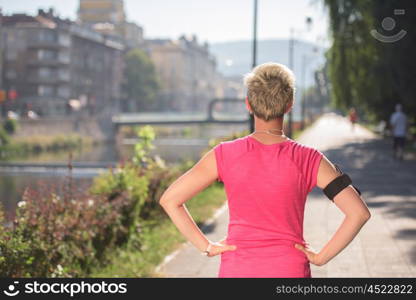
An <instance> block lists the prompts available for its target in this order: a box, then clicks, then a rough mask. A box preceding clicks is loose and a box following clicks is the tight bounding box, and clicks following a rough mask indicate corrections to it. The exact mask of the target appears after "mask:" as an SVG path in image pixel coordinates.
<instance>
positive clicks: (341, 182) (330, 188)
mask: <svg viewBox="0 0 416 300" xmlns="http://www.w3.org/2000/svg"><path fill="white" fill-rule="evenodd" d="M335 168H336V169H337V170H338V171H339V172H340V173H341V175H340V176H338V177H337V178H335V179H334V180H332V181H331V182H330V183H329V184H328V185H327V186H326V187H325V188H324V189H323V192H324V194H325V195H326V196H327V197H328V198H329V200H331V201H334V197H335V196H336V195H337V194H338V193H339V192H341V191H342V190H343V189H345V188H346V187H347V186H349V185H350V184H352V180H351V178H350V177H349V176H348V174H345V173H343V172H342V171H341V169H340V168H339V166H338V165H336V164H335ZM353 188H354V189H355V190H356V191H357V193H358V194H359V195H361V191H360V190H359V189H358V188H357V187H355V186H354V185H353Z"/></svg>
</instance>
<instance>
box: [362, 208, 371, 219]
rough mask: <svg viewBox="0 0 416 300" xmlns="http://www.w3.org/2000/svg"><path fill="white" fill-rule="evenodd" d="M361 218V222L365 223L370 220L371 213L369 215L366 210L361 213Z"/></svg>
mask: <svg viewBox="0 0 416 300" xmlns="http://www.w3.org/2000/svg"><path fill="white" fill-rule="evenodd" d="M362 218H363V220H364V221H365V222H367V221H368V220H369V219H370V218H371V213H370V211H369V210H368V209H367V211H365V212H364V213H363V216H362Z"/></svg>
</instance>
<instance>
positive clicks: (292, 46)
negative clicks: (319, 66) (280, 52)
mask: <svg viewBox="0 0 416 300" xmlns="http://www.w3.org/2000/svg"><path fill="white" fill-rule="evenodd" d="M305 21H306V25H307V29H308V30H309V29H310V27H311V25H312V18H311V17H307V18H306V20H305ZM294 32H295V29H294V28H293V27H291V28H290V39H289V68H290V69H291V70H292V71H293V72H294V67H295V66H294V51H295V37H294ZM293 100H294V99H293ZM293 109H294V105H293V107H292V109H291V110H290V111H289V119H288V137H289V138H292V135H293Z"/></svg>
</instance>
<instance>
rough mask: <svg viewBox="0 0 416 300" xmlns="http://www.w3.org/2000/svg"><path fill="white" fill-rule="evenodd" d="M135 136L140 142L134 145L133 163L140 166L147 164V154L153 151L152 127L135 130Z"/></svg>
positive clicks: (153, 136)
mask: <svg viewBox="0 0 416 300" xmlns="http://www.w3.org/2000/svg"><path fill="white" fill-rule="evenodd" d="M136 135H137V137H138V138H139V139H140V141H139V142H138V143H136V144H135V145H134V155H133V163H135V164H136V165H141V164H143V163H147V162H148V158H147V155H148V152H149V150H151V149H154V146H153V144H152V142H153V140H154V139H155V131H154V129H153V127H152V126H149V125H146V126H143V127H138V128H136Z"/></svg>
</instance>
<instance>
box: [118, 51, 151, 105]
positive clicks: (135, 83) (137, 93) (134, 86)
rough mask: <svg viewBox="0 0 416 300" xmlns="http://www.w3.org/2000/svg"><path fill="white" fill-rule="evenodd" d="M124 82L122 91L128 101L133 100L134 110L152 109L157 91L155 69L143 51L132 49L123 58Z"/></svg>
mask: <svg viewBox="0 0 416 300" xmlns="http://www.w3.org/2000/svg"><path fill="white" fill-rule="evenodd" d="M124 63H125V66H126V67H125V70H124V76H125V78H126V81H125V83H124V85H123V89H124V92H125V95H126V98H127V99H128V100H134V101H135V103H136V110H137V111H143V110H147V109H149V108H152V104H154V102H155V99H156V94H157V91H158V89H159V82H158V80H157V76H156V71H155V67H154V65H153V63H152V61H151V60H150V58H149V57H148V55H147V54H146V52H144V51H143V50H140V49H134V50H131V51H130V52H128V53H127V54H126V56H125V58H124Z"/></svg>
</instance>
